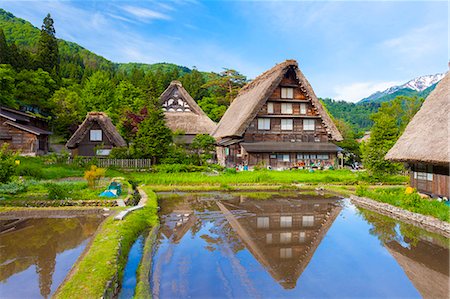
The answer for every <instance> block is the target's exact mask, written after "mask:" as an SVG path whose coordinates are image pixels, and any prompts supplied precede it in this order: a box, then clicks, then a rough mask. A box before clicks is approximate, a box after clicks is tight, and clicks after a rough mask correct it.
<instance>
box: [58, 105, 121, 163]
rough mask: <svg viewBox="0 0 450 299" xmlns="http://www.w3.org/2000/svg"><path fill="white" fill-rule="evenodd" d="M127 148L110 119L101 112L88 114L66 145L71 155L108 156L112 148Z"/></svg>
mask: <svg viewBox="0 0 450 299" xmlns="http://www.w3.org/2000/svg"><path fill="white" fill-rule="evenodd" d="M124 146H127V143H126V142H125V140H124V139H123V138H122V136H120V134H119V132H118V131H117V128H116V127H115V126H114V124H113V123H112V121H111V119H110V118H109V117H108V115H106V113H103V112H89V113H88V114H87V116H86V119H85V120H84V121H83V123H82V124H81V125H80V126H79V127H78V129H77V130H76V131H75V133H74V134H73V135H72V137H70V139H69V140H68V141H67V143H66V147H67V148H68V149H70V150H71V151H72V154H73V155H80V156H96V155H99V156H103V155H108V154H109V153H110V151H111V149H112V148H113V147H124Z"/></svg>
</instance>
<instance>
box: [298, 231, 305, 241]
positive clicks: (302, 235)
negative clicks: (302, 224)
mask: <svg viewBox="0 0 450 299" xmlns="http://www.w3.org/2000/svg"><path fill="white" fill-rule="evenodd" d="M305 239H306V234H305V232H300V234H299V235H298V241H299V242H300V243H304V242H305Z"/></svg>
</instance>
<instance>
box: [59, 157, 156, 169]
mask: <svg viewBox="0 0 450 299" xmlns="http://www.w3.org/2000/svg"><path fill="white" fill-rule="evenodd" d="M67 162H68V164H73V163H80V162H81V163H85V164H89V163H90V162H95V163H94V164H95V165H96V166H98V167H102V168H106V167H111V166H114V167H118V168H125V169H131V168H150V167H151V166H152V160H151V159H110V158H98V157H93V158H89V157H83V158H75V159H73V158H69V159H68V161H67Z"/></svg>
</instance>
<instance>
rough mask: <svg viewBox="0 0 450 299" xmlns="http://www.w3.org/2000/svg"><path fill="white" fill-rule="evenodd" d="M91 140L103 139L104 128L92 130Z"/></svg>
mask: <svg viewBox="0 0 450 299" xmlns="http://www.w3.org/2000/svg"><path fill="white" fill-rule="evenodd" d="M90 137H91V141H102V130H91V131H90Z"/></svg>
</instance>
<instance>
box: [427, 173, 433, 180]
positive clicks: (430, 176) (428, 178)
mask: <svg viewBox="0 0 450 299" xmlns="http://www.w3.org/2000/svg"><path fill="white" fill-rule="evenodd" d="M427 181H433V174H432V173H429V172H428V173H427Z"/></svg>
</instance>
